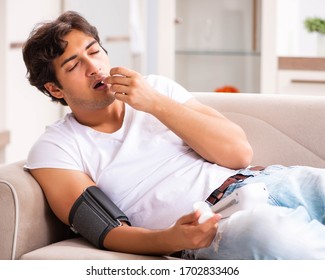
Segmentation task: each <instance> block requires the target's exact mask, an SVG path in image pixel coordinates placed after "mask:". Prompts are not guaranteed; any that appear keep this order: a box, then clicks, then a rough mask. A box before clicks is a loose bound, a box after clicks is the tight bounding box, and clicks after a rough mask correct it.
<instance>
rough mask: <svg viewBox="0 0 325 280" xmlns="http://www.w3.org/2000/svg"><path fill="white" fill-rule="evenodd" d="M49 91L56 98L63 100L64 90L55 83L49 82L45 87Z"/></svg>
mask: <svg viewBox="0 0 325 280" xmlns="http://www.w3.org/2000/svg"><path fill="white" fill-rule="evenodd" d="M44 87H45V88H46V89H47V91H48V92H49V93H50V94H51V95H52V96H54V97H56V98H63V93H62V90H61V89H60V88H59V87H58V86H57V85H56V84H54V83H52V82H48V83H46V84H45V85H44Z"/></svg>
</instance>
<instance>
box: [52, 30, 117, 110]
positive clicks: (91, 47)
mask: <svg viewBox="0 0 325 280" xmlns="http://www.w3.org/2000/svg"><path fill="white" fill-rule="evenodd" d="M63 39H64V40H65V41H67V42H68V44H67V47H66V49H65V51H64V53H63V54H62V55H61V56H60V57H58V58H56V59H54V61H53V64H54V69H55V73H56V76H57V79H58V81H59V82H60V84H61V86H62V88H61V89H59V90H58V91H57V92H56V91H51V94H53V95H55V96H56V97H58V98H64V99H65V101H66V102H67V103H68V105H69V106H70V108H71V109H72V110H74V109H76V110H78V109H88V110H89V109H91V110H92V109H101V108H105V107H107V106H108V105H110V104H111V103H112V102H113V101H114V99H115V97H114V94H113V93H111V92H110V91H109V87H110V86H109V85H105V84H101V83H100V82H101V81H102V80H103V79H104V78H105V77H107V76H109V71H110V63H109V59H108V56H107V54H106V53H105V51H104V50H103V49H102V48H101V46H100V45H99V43H98V42H97V41H96V40H95V39H94V38H93V37H91V36H88V35H86V34H85V33H83V32H81V31H78V30H72V31H71V32H70V33H69V34H67V35H66V36H65V37H64V38H63Z"/></svg>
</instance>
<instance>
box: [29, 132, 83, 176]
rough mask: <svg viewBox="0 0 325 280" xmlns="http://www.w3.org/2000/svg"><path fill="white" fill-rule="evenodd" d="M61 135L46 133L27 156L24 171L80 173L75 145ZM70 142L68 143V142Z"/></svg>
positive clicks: (80, 167) (78, 156)
mask: <svg viewBox="0 0 325 280" xmlns="http://www.w3.org/2000/svg"><path fill="white" fill-rule="evenodd" d="M60 134H62V133H60V132H58V131H55V130H50V131H46V132H45V133H44V134H43V135H42V136H41V137H40V138H39V139H38V140H37V141H36V142H35V144H34V145H33V146H32V148H31V150H30V151H29V154H28V156H27V161H26V164H25V168H26V169H37V168H61V169H70V170H80V171H82V170H83V168H82V163H81V162H79V161H78V159H79V158H80V155H78V149H77V145H76V144H75V143H73V140H72V138H69V137H64V136H63V135H60ZM69 141H70V142H69Z"/></svg>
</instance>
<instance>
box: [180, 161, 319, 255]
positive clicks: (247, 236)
mask: <svg viewBox="0 0 325 280" xmlns="http://www.w3.org/2000/svg"><path fill="white" fill-rule="evenodd" d="M240 173H242V174H247V175H255V176H253V177H249V178H247V179H246V180H244V181H243V182H240V183H234V184H232V185H230V186H229V188H228V190H227V192H226V194H225V195H228V194H229V193H231V192H232V191H233V190H235V189H236V188H240V187H242V186H243V185H245V184H249V183H256V182H264V183H265V184H266V186H267V188H268V191H269V194H270V195H269V200H268V204H265V205H261V206H258V207H256V208H255V209H254V210H247V211H239V212H236V213H234V214H233V215H232V216H230V217H229V218H226V219H223V220H221V222H220V223H219V228H218V232H217V234H216V237H215V239H214V241H213V242H212V244H211V245H210V247H208V248H202V249H198V250H186V251H185V252H184V253H183V258H188V259H221V260H230V259H234V260H242V259H290V260H296V259H305V260H307V259H323V260H325V169H317V168H312V167H302V166H294V167H283V166H279V165H272V166H269V167H267V168H266V169H265V170H263V171H261V172H255V171H249V170H243V171H241V172H240Z"/></svg>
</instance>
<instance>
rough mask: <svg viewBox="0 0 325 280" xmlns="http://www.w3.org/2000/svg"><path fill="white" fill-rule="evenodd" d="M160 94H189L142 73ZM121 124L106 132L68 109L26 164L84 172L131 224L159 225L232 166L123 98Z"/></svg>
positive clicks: (180, 97) (181, 98) (188, 207)
mask: <svg viewBox="0 0 325 280" xmlns="http://www.w3.org/2000/svg"><path fill="white" fill-rule="evenodd" d="M146 79H147V81H148V83H149V84H151V85H152V86H153V87H154V88H156V89H157V90H158V91H159V92H160V93H161V94H165V95H167V96H169V97H171V98H172V99H174V100H176V101H178V102H180V103H183V102H186V101H187V100H189V99H190V98H192V95H191V94H190V93H189V92H187V91H186V90H185V89H184V88H183V87H181V86H180V85H178V84H176V83H175V82H173V81H171V80H169V79H167V78H163V77H160V76H154V75H150V76H148V77H146ZM125 106H126V108H125V116H124V121H123V125H122V127H121V128H120V129H119V130H118V131H116V132H114V133H111V134H108V133H102V132H98V131H96V130H94V129H92V128H90V127H87V126H84V125H82V124H80V123H78V122H77V121H76V119H75V118H74V116H73V114H67V115H66V116H65V118H64V119H62V120H60V121H57V122H56V123H54V124H52V125H50V126H48V127H47V129H46V131H45V133H44V134H43V135H42V136H41V137H40V138H39V139H38V141H37V142H36V143H35V144H34V146H33V147H32V149H31V151H30V153H29V155H28V159H27V164H26V167H27V168H28V169H35V168H61V169H62V168H63V169H71V170H79V171H82V172H85V173H86V174H88V176H89V177H90V178H91V179H92V180H93V181H94V182H95V183H96V185H97V186H98V187H99V188H100V189H101V190H102V191H103V192H104V193H105V194H107V195H108V196H109V197H110V198H111V199H112V200H113V201H114V202H115V204H116V205H117V206H118V207H119V208H120V209H121V210H122V211H124V213H125V214H126V215H127V216H128V217H129V219H130V221H131V223H132V225H133V226H141V227H145V228H151V229H161V228H167V227H169V226H171V225H172V224H173V223H174V222H175V221H176V220H177V219H178V218H179V217H180V216H182V215H184V214H187V213H190V212H191V211H192V205H193V203H194V202H196V201H202V200H205V199H206V198H207V197H208V196H209V194H210V193H211V192H212V191H213V190H214V189H216V187H218V186H220V185H221V183H222V182H223V181H224V180H225V179H226V178H228V177H229V176H231V175H233V174H235V173H236V171H234V170H230V169H227V168H223V167H220V166H218V165H216V164H211V163H209V162H207V161H205V160H204V159H202V158H201V157H200V156H199V155H197V154H196V153H195V152H194V151H193V150H192V149H191V148H190V147H189V146H188V145H186V144H185V143H184V142H183V141H182V140H181V139H180V138H179V137H178V136H176V135H175V134H174V133H173V132H172V131H170V130H169V129H168V128H167V127H166V126H165V125H163V124H162V123H161V122H160V121H158V120H157V119H156V118H155V117H153V116H152V115H150V114H147V113H144V112H141V111H137V110H135V109H133V108H132V107H130V106H128V105H127V104H125Z"/></svg>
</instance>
